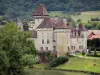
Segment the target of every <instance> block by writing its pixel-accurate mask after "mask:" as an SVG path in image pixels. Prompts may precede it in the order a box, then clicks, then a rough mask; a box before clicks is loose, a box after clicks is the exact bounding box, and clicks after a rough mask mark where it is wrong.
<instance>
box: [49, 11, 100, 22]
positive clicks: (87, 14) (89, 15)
mask: <svg viewBox="0 0 100 75" xmlns="http://www.w3.org/2000/svg"><path fill="white" fill-rule="evenodd" d="M49 14H50V15H52V16H56V15H57V16H63V15H64V16H68V14H63V13H62V12H61V11H52V12H50V13H49ZM70 16H71V17H72V18H73V20H75V21H77V19H82V21H83V22H84V23H85V22H87V21H88V20H90V19H91V18H95V17H98V18H100V11H87V12H81V15H70Z"/></svg>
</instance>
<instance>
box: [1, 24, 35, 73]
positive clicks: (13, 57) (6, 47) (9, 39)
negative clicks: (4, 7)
mask: <svg viewBox="0 0 100 75" xmlns="http://www.w3.org/2000/svg"><path fill="white" fill-rule="evenodd" d="M30 37H31V34H30V33H29V32H24V31H21V30H20V29H19V27H17V25H16V24H15V23H12V22H7V24H6V25H5V27H4V28H1V29H0V73H1V74H0V75H23V74H24V72H23V71H24V70H23V69H24V67H25V66H26V65H28V63H27V64H25V65H24V64H23V62H24V61H22V58H23V57H24V58H25V57H26V58H27V56H26V54H27V55H30V56H31V57H30V59H31V60H32V58H33V60H34V58H35V56H36V49H35V46H34V42H32V41H30V40H27V39H28V38H30ZM31 60H30V61H31ZM33 60H32V61H33ZM27 61H28V60H27Z"/></svg>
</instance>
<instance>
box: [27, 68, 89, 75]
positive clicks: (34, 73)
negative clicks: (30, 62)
mask: <svg viewBox="0 0 100 75" xmlns="http://www.w3.org/2000/svg"><path fill="white" fill-rule="evenodd" d="M26 71H27V75H90V74H86V73H80V72H65V71H54V70H34V69H28V70H26Z"/></svg>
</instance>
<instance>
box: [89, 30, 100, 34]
mask: <svg viewBox="0 0 100 75" xmlns="http://www.w3.org/2000/svg"><path fill="white" fill-rule="evenodd" d="M92 32H93V33H94V34H100V30H88V35H90V34H91V33H92Z"/></svg>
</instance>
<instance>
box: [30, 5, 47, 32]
mask: <svg viewBox="0 0 100 75" xmlns="http://www.w3.org/2000/svg"><path fill="white" fill-rule="evenodd" d="M47 17H49V14H48V12H47V10H46V8H45V6H44V5H43V4H40V5H39V6H38V8H37V9H36V10H35V12H34V14H33V19H34V21H33V23H34V24H30V25H31V29H30V30H35V29H36V28H37V27H38V26H39V25H40V24H41V22H42V21H43V20H44V18H47Z"/></svg>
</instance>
